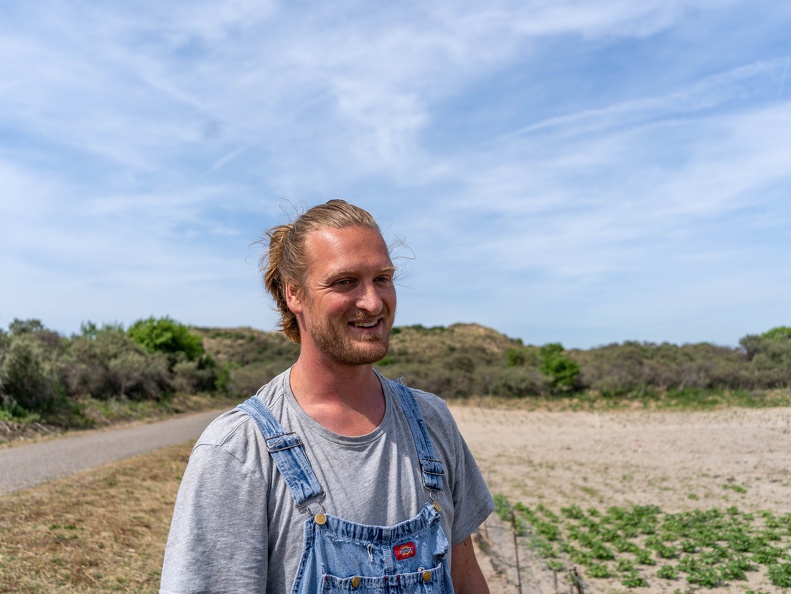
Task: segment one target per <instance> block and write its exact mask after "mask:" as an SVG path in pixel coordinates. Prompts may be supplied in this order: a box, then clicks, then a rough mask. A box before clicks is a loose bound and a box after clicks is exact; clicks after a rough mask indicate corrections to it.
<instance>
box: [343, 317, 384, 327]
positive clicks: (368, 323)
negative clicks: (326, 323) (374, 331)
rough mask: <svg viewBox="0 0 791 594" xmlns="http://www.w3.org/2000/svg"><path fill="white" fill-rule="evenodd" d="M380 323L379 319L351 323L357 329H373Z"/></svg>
mask: <svg viewBox="0 0 791 594" xmlns="http://www.w3.org/2000/svg"><path fill="white" fill-rule="evenodd" d="M378 323H379V319H376V320H360V321H356V322H349V324H351V325H352V326H354V327H355V328H373V327H374V326H376V325H377V324H378Z"/></svg>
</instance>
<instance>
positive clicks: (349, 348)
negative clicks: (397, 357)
mask: <svg viewBox="0 0 791 594" xmlns="http://www.w3.org/2000/svg"><path fill="white" fill-rule="evenodd" d="M383 323H385V324H388V323H389V326H388V327H387V328H386V331H385V333H384V334H382V335H364V336H361V337H359V338H358V339H357V340H353V339H352V338H350V337H349V336H344V335H343V334H342V333H341V331H340V330H339V329H338V327H337V326H336V325H335V324H333V323H332V321H330V320H324V321H323V323H322V324H321V325H319V326H315V327H314V328H313V329H312V331H311V338H312V339H313V342H314V343H315V344H316V346H317V347H318V349H319V351H321V352H322V353H323V354H324V355H325V356H326V357H328V358H329V359H330V360H332V361H333V362H334V363H337V364H338V365H344V366H350V367H351V366H357V365H370V364H372V363H376V362H377V361H380V360H381V359H383V358H384V356H385V355H386V354H387V351H388V349H389V348H390V330H391V329H392V320H391V319H388V317H387V316H385V318H384V319H383Z"/></svg>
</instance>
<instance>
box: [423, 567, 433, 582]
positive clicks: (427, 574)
mask: <svg viewBox="0 0 791 594" xmlns="http://www.w3.org/2000/svg"><path fill="white" fill-rule="evenodd" d="M430 579H431V572H430V571H429V570H428V569H427V570H426V571H424V572H423V581H424V582H427V581H429V580H430Z"/></svg>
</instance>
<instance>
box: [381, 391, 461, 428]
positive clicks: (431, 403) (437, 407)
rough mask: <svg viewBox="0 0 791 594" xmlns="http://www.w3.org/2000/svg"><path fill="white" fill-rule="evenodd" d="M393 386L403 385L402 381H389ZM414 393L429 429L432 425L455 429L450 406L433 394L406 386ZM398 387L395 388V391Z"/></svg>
mask: <svg viewBox="0 0 791 594" xmlns="http://www.w3.org/2000/svg"><path fill="white" fill-rule="evenodd" d="M387 381H389V382H391V383H392V384H402V385H405V386H406V384H403V382H401V381H400V380H387ZM406 387H407V388H409V390H410V391H411V392H412V394H413V395H414V397H415V401H416V402H417V405H418V408H419V409H420V414H421V415H423V418H424V420H425V421H426V423H427V424H428V426H429V428H431V427H432V425H434V426H436V424H441V425H442V426H448V427H451V428H453V427H455V422H454V421H453V416H452V415H451V412H450V409H449V408H448V404H447V403H446V402H445V400H443V399H442V398H440V397H439V396H437V395H436V394H433V393H431V392H426V391H425V390H421V389H419V388H413V387H411V386H406ZM395 389H396V387H395V386H393V390H395Z"/></svg>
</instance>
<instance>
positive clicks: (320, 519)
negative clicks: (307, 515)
mask: <svg viewBox="0 0 791 594" xmlns="http://www.w3.org/2000/svg"><path fill="white" fill-rule="evenodd" d="M313 521H314V522H316V524H318V525H319V526H324V524H326V523H327V516H325V515H324V514H323V513H321V512H319V513H317V514H316V515H315V516H313Z"/></svg>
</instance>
